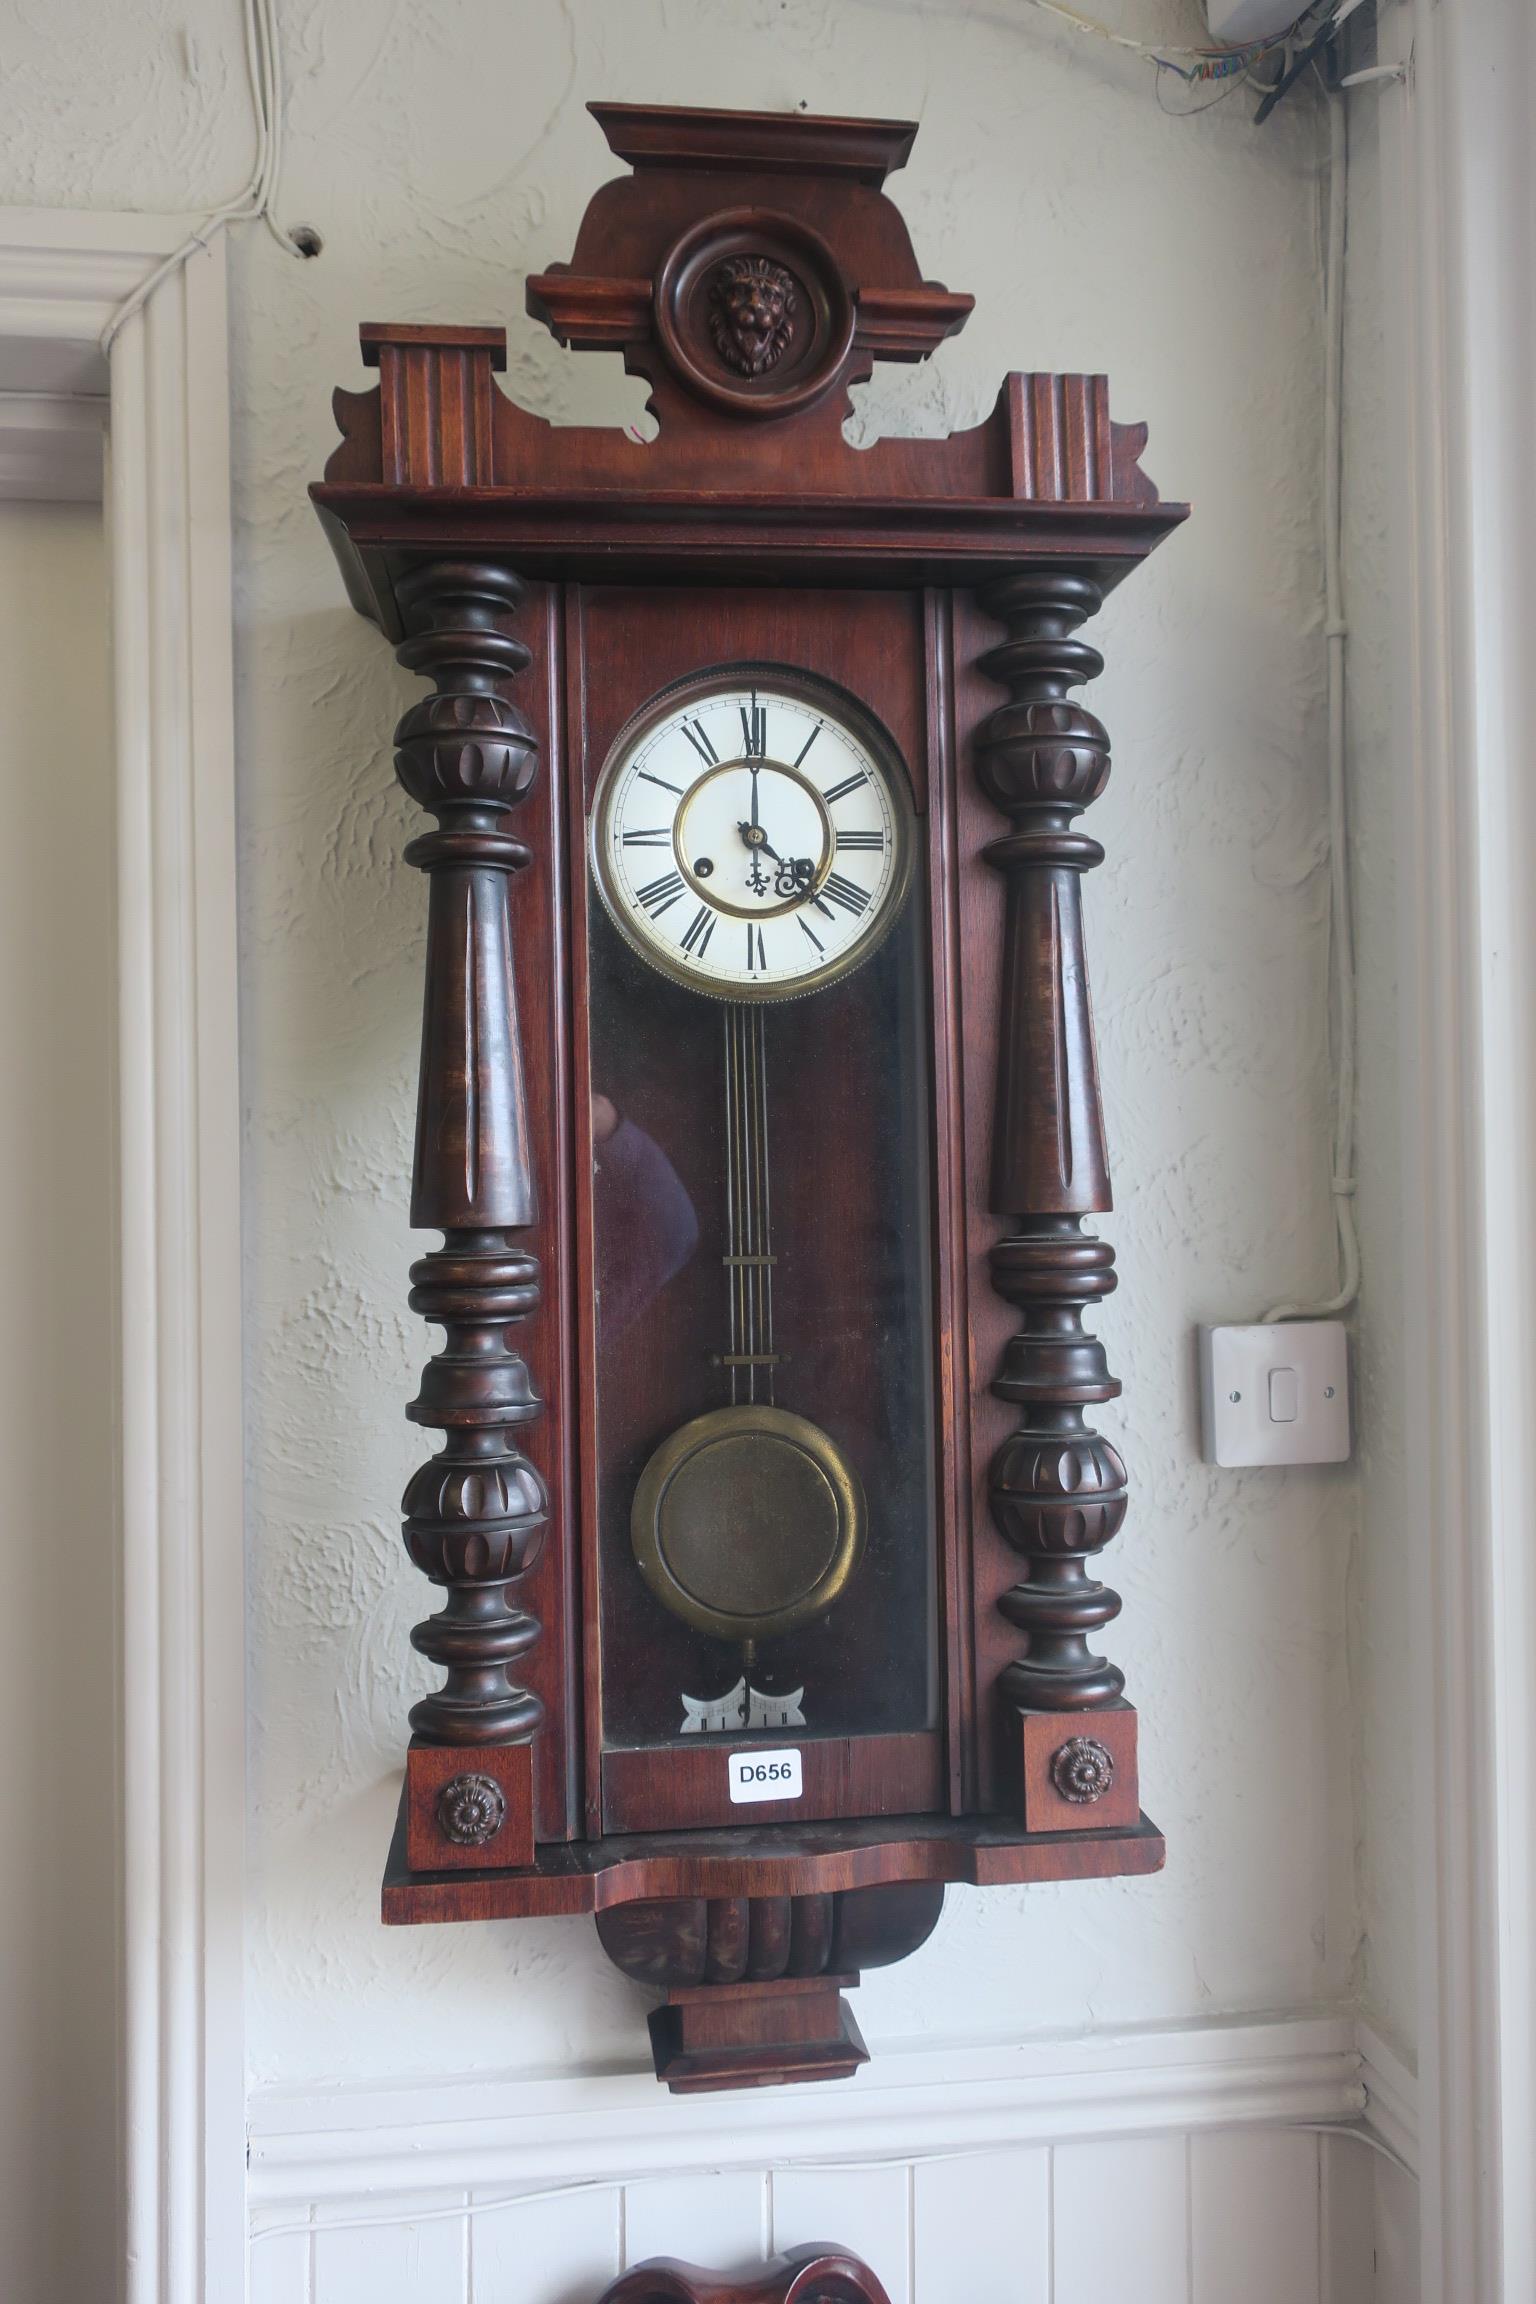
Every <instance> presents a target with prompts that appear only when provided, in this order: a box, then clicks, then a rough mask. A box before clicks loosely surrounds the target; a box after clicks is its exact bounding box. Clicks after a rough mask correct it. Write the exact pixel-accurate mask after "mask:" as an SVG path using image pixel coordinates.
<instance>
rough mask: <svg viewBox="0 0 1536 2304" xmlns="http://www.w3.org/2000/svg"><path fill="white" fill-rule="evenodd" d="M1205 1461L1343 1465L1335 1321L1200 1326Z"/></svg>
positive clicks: (1344, 1376) (1339, 1334)
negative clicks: (1237, 1326) (1246, 1325)
mask: <svg viewBox="0 0 1536 2304" xmlns="http://www.w3.org/2000/svg"><path fill="white" fill-rule="evenodd" d="M1200 1406H1201V1411H1202V1420H1203V1423H1204V1430H1205V1456H1206V1461H1207V1463H1211V1464H1225V1465H1233V1466H1236V1465H1240V1464H1343V1463H1345V1462H1346V1461H1347V1460H1348V1457H1349V1452H1350V1432H1349V1354H1348V1348H1347V1344H1346V1340H1345V1334H1344V1324H1343V1322H1342V1321H1341V1320H1275V1321H1267V1320H1266V1321H1259V1322H1255V1323H1254V1324H1253V1325H1252V1326H1250V1327H1245V1328H1202V1329H1201V1331H1200Z"/></svg>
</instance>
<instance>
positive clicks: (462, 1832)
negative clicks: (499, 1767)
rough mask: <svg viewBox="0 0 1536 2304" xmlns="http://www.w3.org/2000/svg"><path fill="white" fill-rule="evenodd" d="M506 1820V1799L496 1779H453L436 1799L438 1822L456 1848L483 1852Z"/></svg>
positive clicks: (474, 1777)
mask: <svg viewBox="0 0 1536 2304" xmlns="http://www.w3.org/2000/svg"><path fill="white" fill-rule="evenodd" d="M506 1820H507V1801H506V1795H505V1793H504V1792H503V1791H502V1789H501V1786H500V1785H499V1784H498V1783H497V1781H496V1779H495V1777H494V1776H454V1777H451V1778H450V1780H449V1781H448V1782H447V1783H446V1784H445V1785H444V1786H443V1788H442V1790H441V1792H439V1794H438V1796H437V1821H438V1823H439V1825H440V1826H441V1827H442V1834H443V1838H444V1839H445V1840H451V1841H452V1842H453V1844H454V1846H455V1847H456V1848H483V1847H484V1846H485V1844H486V1842H487V1841H488V1840H494V1839H495V1837H496V1835H497V1833H498V1832H499V1831H500V1830H501V1827H502V1825H503V1824H504V1823H505V1822H506Z"/></svg>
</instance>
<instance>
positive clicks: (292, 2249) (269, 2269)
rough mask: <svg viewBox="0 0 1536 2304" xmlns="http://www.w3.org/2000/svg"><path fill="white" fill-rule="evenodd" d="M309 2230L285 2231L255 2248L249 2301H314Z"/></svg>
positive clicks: (283, 2303)
mask: <svg viewBox="0 0 1536 2304" xmlns="http://www.w3.org/2000/svg"><path fill="white" fill-rule="evenodd" d="M310 2245H311V2243H310V2240H309V2236H308V2234H307V2233H303V2232H283V2233H280V2234H278V2235H277V2236H275V2237H274V2238H273V2239H271V2240H261V2241H258V2242H257V2243H256V2245H255V2246H254V2247H253V2248H252V2250H251V2282H250V2291H249V2304H310V2284H309V2269H310V2266H309V2251H310Z"/></svg>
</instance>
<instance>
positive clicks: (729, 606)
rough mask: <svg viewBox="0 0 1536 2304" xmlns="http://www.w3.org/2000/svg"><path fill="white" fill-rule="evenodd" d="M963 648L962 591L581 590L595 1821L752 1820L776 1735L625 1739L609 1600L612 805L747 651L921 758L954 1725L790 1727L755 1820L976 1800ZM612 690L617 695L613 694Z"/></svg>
mask: <svg viewBox="0 0 1536 2304" xmlns="http://www.w3.org/2000/svg"><path fill="white" fill-rule="evenodd" d="M948 645H949V624H948V618H947V616H946V614H945V613H944V610H943V605H942V596H941V595H938V594H934V593H931V592H928V591H925V590H924V589H923V588H921V587H913V588H899V587H898V588H886V589H884V590H872V591H869V592H854V591H848V590H829V591H827V592H816V591H811V590H804V591H795V592H793V593H786V592H783V591H775V590H773V589H770V588H768V587H764V586H755V585H752V584H750V583H737V584H733V585H711V586H707V587H706V586H699V585H690V584H687V583H678V584H673V585H664V586H646V587H643V588H637V587H634V586H630V585H623V584H611V585H602V584H589V585H582V584H570V585H567V586H565V587H564V597H563V655H564V663H565V682H564V693H565V719H566V728H565V742H564V744H563V746H562V750H563V754H564V758H565V773H566V811H565V814H566V826H567V832H566V869H567V876H568V893H567V903H566V912H567V917H568V920H569V923H570V928H569V950H570V969H571V987H572V998H571V1066H572V1070H571V1088H570V1109H571V1114H572V1129H571V1135H572V1158H573V1166H572V1171H571V1179H570V1199H571V1204H572V1208H573V1211H574V1233H575V1254H576V1269H577V1273H578V1284H577V1289H576V1303H575V1323H576V1333H575V1344H576V1368H577V1397H578V1401H579V1408H578V1413H577V1416H576V1420H575V1424H576V1439H575V1446H576V1458H577V1465H578V1476H577V1494H578V1495H579V1500H580V1539H579V1556H580V1569H579V1575H580V1590H581V1595H582V1601H581V1607H580V1610H579V1615H580V1620H581V1622H582V1625H583V1627H584V1648H583V1657H582V1682H583V1705H582V1747H583V1750H582V1761H581V1771H580V1773H581V1799H582V1808H583V1813H584V1815H585V1816H586V1817H587V1818H588V1820H589V1821H588V1830H589V1831H592V1832H605V1833H623V1832H631V1831H638V1830H648V1831H657V1830H688V1829H696V1828H700V1827H710V1826H724V1825H728V1824H733V1823H737V1822H739V1821H740V1816H739V1812H738V1813H736V1814H733V1813H732V1810H731V1806H730V1804H729V1797H728V1793H727V1790H726V1774H725V1764H726V1760H727V1758H728V1757H729V1756H730V1755H731V1754H733V1753H736V1752H744V1751H750V1750H752V1749H754V1747H755V1748H756V1749H759V1750H760V1749H762V1747H763V1735H762V1732H760V1731H759V1732H757V1733H756V1734H755V1735H747V1734H740V1735H736V1734H732V1733H730V1732H722V1731H714V1732H711V1733H710V1734H708V1735H707V1736H700V1737H698V1738H697V1739H696V1740H695V1741H694V1742H692V1743H689V1744H679V1743H677V1742H675V1741H673V1740H671V1739H665V1740H661V1741H657V1742H653V1743H645V1744H637V1745H615V1744H612V1743H610V1741H609V1739H608V1736H607V1733H606V1730H605V1721H604V1704H603V1630H602V1609H601V1606H600V1579H601V1562H600V1516H599V1496H598V1419H597V1415H596V1401H597V1386H598V1366H597V1340H596V1317H595V1303H596V1295H597V1291H596V1287H595V1285H594V1273H595V1256H594V1240H593V1202H592V1190H591V1176H592V1159H593V1145H592V1136H591V1110H590V1097H589V1092H588V1083H589V1079H590V1033H589V999H588V989H589V977H588V952H589V937H588V891H587V880H588V869H589V836H590V823H591V811H592V807H593V801H594V797H595V794H596V789H597V782H598V778H599V776H600V774H601V771H602V769H603V766H604V764H605V762H606V761H607V759H608V757H609V754H610V751H611V747H612V744H613V742H614V741H615V740H616V739H617V737H618V735H619V733H620V732H621V730H622V729H623V728H624V726H625V725H626V724H627V723H628V722H629V721H630V720H632V719H633V717H634V715H635V713H636V712H637V711H640V710H643V709H644V708H645V707H646V706H647V705H648V704H649V703H650V701H651V700H652V698H653V697H655V696H657V695H659V694H662V693H664V692H665V690H666V689H667V688H668V687H669V686H671V685H673V684H674V683H675V682H676V681H677V680H678V679H679V678H680V677H685V676H686V675H687V674H688V673H690V672H693V671H700V672H703V671H713V670H715V669H717V668H720V667H722V666H727V665H730V664H734V663H743V664H747V663H751V664H761V665H767V664H782V665H783V666H785V667H786V668H787V669H790V670H793V671H795V672H798V673H801V674H805V675H810V676H812V677H815V678H818V679H824V680H826V681H828V682H829V683H830V684H833V685H835V686H837V687H840V688H842V689H843V690H845V691H846V692H847V693H848V694H849V695H850V696H851V697H852V699H853V700H854V702H855V703H856V704H857V705H859V706H860V707H861V708H862V709H863V710H864V711H866V712H867V713H869V714H870V715H871V716H872V717H873V718H874V719H875V720H876V722H877V724H878V725H879V727H880V728H881V729H882V730H884V731H885V733H886V735H887V737H888V739H889V741H890V743H891V745H892V747H893V749H894V751H895V753H896V755H897V757H898V759H899V760H900V762H901V764H902V766H903V768H904V770H905V772H906V776H907V779H908V783H909V788H910V791H909V796H910V800H911V804H912V808H913V813H914V828H915V835H916V841H917V852H918V857H919V860H920V867H921V869H920V877H921V879H922V880H923V881H924V883H925V885H924V889H923V895H924V900H925V910H926V918H925V934H924V937H923V944H924V947H925V963H926V964H925V970H924V973H925V976H926V979H927V982H926V992H927V1016H926V1030H925V1046H926V1054H927V1059H928V1072H929V1094H928V1100H927V1112H926V1126H927V1135H928V1155H929V1184H930V1195H929V1196H930V1210H929V1216H930V1249H931V1254H930V1272H929V1281H930V1289H931V1304H932V1335H931V1351H932V1366H931V1372H930V1373H931V1385H932V1390H931V1401H932V1410H931V1413H932V1418H933V1432H932V1444H933V1494H932V1516H931V1522H930V1534H931V1539H932V1543H933V1560H932V1577H933V1594H934V1606H933V1620H932V1626H931V1637H932V1640H933V1643H934V1653H933V1657H932V1664H933V1669H934V1673H935V1679H936V1681H937V1694H936V1703H935V1713H934V1719H933V1723H932V1725H931V1726H930V1727H929V1728H927V1729H922V1730H897V1731H886V1732H879V1731H876V1732H870V1733H868V1734H862V1735H861V1734H857V1733H854V1734H851V1735H847V1736H834V1735H821V1734H817V1733H816V1732H815V1731H814V1730H793V1731H792V1730H786V1731H784V1735H783V1740H784V1741H790V1742H794V1743H795V1744H796V1745H797V1746H798V1747H799V1749H800V1751H801V1754H802V1761H803V1766H804V1770H805V1791H804V1793H803V1794H802V1795H801V1796H800V1797H798V1798H797V1799H796V1800H794V1801H793V1802H776V1801H764V1802H761V1803H754V1807H753V1814H754V1818H755V1819H756V1820H759V1821H761V1822H762V1823H763V1824H764V1825H772V1824H774V1823H776V1822H783V1821H796V1820H803V1821H807V1822H809V1821H817V1820H822V1819H828V1820H835V1819H845V1818H851V1817H870V1816H879V1815H893V1816H895V1815H937V1814H943V1813H949V1814H959V1813H962V1812H963V1803H964V1800H965V1797H966V1792H967V1790H968V1788H969V1786H970V1784H971V1783H972V1782H973V1781H974V1774H975V1771H974V1755H973V1752H972V1736H971V1723H972V1712H971V1707H970V1705H969V1703H968V1702H967V1699H968V1698H969V1697H970V1695H971V1692H972V1691H971V1687H970V1683H969V1678H968V1675H967V1674H966V1673H965V1671H964V1668H963V1655H964V1642H963V1640H962V1638H961V1626H960V1623H959V1621H958V1620H957V1619H958V1615H959V1610H960V1606H961V1600H960V1596H961V1594H962V1593H965V1592H967V1591H968V1585H969V1573H968V1570H969V1563H968V1559H966V1558H962V1546H963V1545H964V1544H965V1541H966V1535H967V1530H966V1524H965V1515H964V1514H963V1513H962V1511H961V1508H960V1496H961V1489H960V1485H959V1478H958V1473H957V1457H958V1455H959V1453H960V1451H961V1447H962V1442H961V1437H960V1426H961V1425H962V1424H963V1422H964V1419H963V1417H961V1416H958V1415H957V1413H956V1394H955V1385H954V1373H953V1372H954V1369H955V1366H956V1354H957V1350H959V1349H960V1348H961V1347H960V1344H959V1340H960V1339H963V1337H964V1335H965V1333H966V1327H965V1305H964V1296H963V1265H964V1231H963V1215H964V1211H963V1205H962V1204H960V1203H959V1201H958V1199H957V1195H956V1192H955V1190H954V1188H953V1185H954V1180H953V1177H952V1174H951V1169H952V1160H951V1157H950V1155H951V1149H952V1148H951V1144H950V1126H951V1123H952V1120H953V1116H954V1114H955V1111H956V1109H957V1107H956V1102H955V1093H956V1086H957V1080H958V1062H959V1058H958V1050H957V1048H956V1045H955V1039H954V1034H955V1026H956V1001H955V998H954V987H953V984H952V982H951V977H952V974H953V966H954V962H955V956H956V955H957V953H958V948H959V919H958V902H959V884H958V875H957V873H956V871H955V869H954V866H955V859H956V842H955V831H954V815H955V808H956V792H955V775H954V765H955V763H954V749H953V742H952V733H953V732H952V728H951V726H950V721H949V715H948V713H947V712H946V711H945V709H944V699H946V698H947V697H948V695H949V693H950V690H951V686H952V670H951V666H950V663H949V661H948V656H947V650H948ZM594 657H595V658H596V661H594ZM893 667H894V669H893ZM596 698H600V699H601V702H600V704H598V705H594V699H596ZM957 1290H958V1291H959V1293H957ZM658 1776H661V1777H663V1779H664V1785H665V1788H664V1786H663V1784H659V1783H658Z"/></svg>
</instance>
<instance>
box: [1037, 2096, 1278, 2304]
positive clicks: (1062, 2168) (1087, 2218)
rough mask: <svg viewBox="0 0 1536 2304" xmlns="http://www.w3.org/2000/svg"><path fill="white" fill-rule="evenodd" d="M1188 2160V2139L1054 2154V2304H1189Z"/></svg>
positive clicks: (1071, 2147) (1152, 2139) (1066, 2148)
mask: <svg viewBox="0 0 1536 2304" xmlns="http://www.w3.org/2000/svg"><path fill="white" fill-rule="evenodd" d="M1188 2158H1189V2143H1188V2139H1187V2138H1185V2137H1183V2136H1144V2137H1133V2138H1130V2139H1128V2140H1125V2141H1123V2142H1116V2143H1107V2144H1067V2145H1063V2146H1061V2147H1060V2148H1059V2149H1058V2150H1057V2151H1056V2152H1055V2153H1054V2155H1053V2157H1052V2168H1051V2221H1052V2226H1053V2230H1052V2248H1053V2258H1054V2265H1055V2275H1056V2285H1055V2290H1054V2304H1108V2299H1109V2298H1111V2297H1114V2296H1125V2297H1127V2298H1130V2297H1134V2298H1135V2304H1189V2167H1188ZM1237 2293H1238V2294H1242V2291H1241V2290H1239V2291H1238V2292H1237ZM1227 2304H1232V2299H1230V2298H1229V2299H1227ZM1308 2304H1312V2300H1311V2299H1308Z"/></svg>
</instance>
